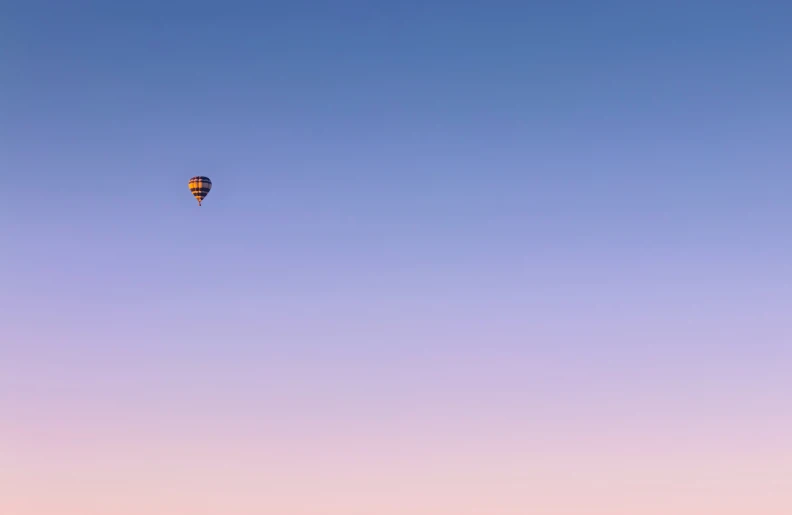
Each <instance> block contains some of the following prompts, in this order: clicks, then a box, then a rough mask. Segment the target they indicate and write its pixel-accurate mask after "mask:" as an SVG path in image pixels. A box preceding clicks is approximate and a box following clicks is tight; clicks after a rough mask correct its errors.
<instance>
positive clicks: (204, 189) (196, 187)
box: [190, 176, 212, 206]
mask: <svg viewBox="0 0 792 515" xmlns="http://www.w3.org/2000/svg"><path fill="white" fill-rule="evenodd" d="M211 189H212V181H210V180H209V177H203V176H196V177H193V178H192V179H190V191H191V192H192V194H193V195H194V196H195V198H196V199H197V200H198V205H199V206H200V205H201V201H202V200H203V199H204V198H206V196H207V195H208V194H209V190H211Z"/></svg>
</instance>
